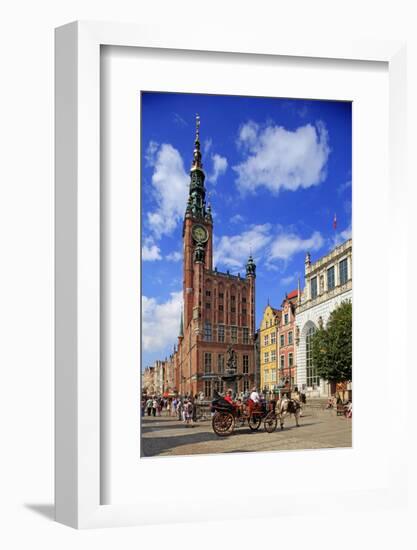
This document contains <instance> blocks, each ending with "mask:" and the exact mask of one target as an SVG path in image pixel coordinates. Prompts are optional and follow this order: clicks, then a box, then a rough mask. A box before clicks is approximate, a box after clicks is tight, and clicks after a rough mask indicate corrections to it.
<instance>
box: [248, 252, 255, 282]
mask: <svg viewBox="0 0 417 550" xmlns="http://www.w3.org/2000/svg"><path fill="white" fill-rule="evenodd" d="M246 277H256V265H255V262H254V261H253V258H252V254H250V255H249V258H248V262H247V264H246Z"/></svg>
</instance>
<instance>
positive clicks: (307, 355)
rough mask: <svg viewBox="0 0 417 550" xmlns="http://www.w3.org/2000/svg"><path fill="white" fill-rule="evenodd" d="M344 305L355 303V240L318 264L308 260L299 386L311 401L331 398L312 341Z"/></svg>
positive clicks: (299, 319) (300, 315)
mask: <svg viewBox="0 0 417 550" xmlns="http://www.w3.org/2000/svg"><path fill="white" fill-rule="evenodd" d="M343 301H352V239H349V240H348V241H346V242H344V243H343V244H341V245H339V246H337V247H335V248H334V249H333V250H332V251H331V252H330V253H329V254H327V255H326V256H323V257H322V258H320V259H319V260H317V261H316V262H314V263H311V258H310V254H309V253H307V256H306V260H305V287H304V290H303V292H302V294H301V298H300V301H299V303H298V307H297V313H296V361H297V382H296V383H297V386H298V388H299V390H303V391H304V392H305V393H306V395H307V396H308V397H327V396H328V395H330V387H329V385H328V384H327V382H325V381H324V380H323V379H320V378H319V377H318V376H317V372H316V369H315V367H314V364H313V361H312V349H311V337H312V335H313V334H314V332H315V331H316V330H317V329H318V328H319V327H320V326H321V325H323V326H326V323H327V321H328V319H329V317H330V313H331V312H332V311H333V310H334V309H335V308H336V307H337V306H338V305H339V304H340V303H341V302H343Z"/></svg>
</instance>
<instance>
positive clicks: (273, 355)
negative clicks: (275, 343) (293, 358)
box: [271, 349, 277, 363]
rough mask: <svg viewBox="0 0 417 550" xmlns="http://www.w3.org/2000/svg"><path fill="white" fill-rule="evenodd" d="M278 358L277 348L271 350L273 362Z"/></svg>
mask: <svg viewBox="0 0 417 550" xmlns="http://www.w3.org/2000/svg"><path fill="white" fill-rule="evenodd" d="M276 359H277V352H276V350H274V349H273V350H271V363H274V362H275V361H276Z"/></svg>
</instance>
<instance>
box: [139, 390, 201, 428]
mask: <svg viewBox="0 0 417 550" xmlns="http://www.w3.org/2000/svg"><path fill="white" fill-rule="evenodd" d="M198 400H199V396H197V395H196V396H194V397H192V396H185V397H181V396H175V397H162V396H158V395H152V396H147V395H144V396H142V402H141V413H142V416H162V415H163V416H171V417H174V418H175V417H177V418H178V420H180V421H182V422H184V423H185V424H190V423H193V422H196V420H197V418H196V416H197V407H196V402H197V401H198Z"/></svg>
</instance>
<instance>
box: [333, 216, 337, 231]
mask: <svg viewBox="0 0 417 550" xmlns="http://www.w3.org/2000/svg"><path fill="white" fill-rule="evenodd" d="M336 227H337V218H336V213H335V215H334V217H333V229H336Z"/></svg>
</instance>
